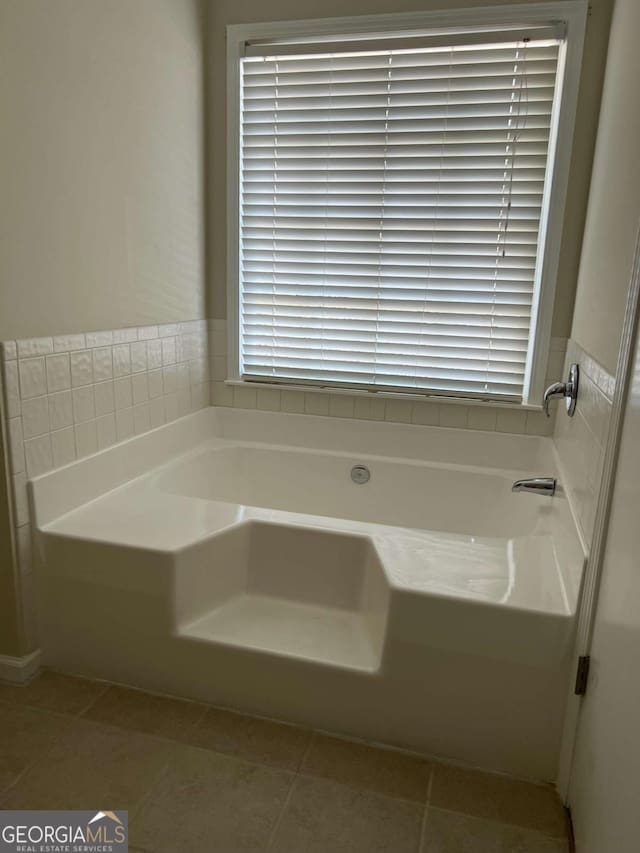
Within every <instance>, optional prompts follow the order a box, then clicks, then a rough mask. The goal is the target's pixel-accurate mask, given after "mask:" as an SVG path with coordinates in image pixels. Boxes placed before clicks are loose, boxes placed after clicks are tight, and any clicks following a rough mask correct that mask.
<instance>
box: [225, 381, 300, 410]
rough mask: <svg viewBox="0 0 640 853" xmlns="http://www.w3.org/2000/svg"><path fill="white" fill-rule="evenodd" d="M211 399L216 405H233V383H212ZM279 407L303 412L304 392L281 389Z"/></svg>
mask: <svg viewBox="0 0 640 853" xmlns="http://www.w3.org/2000/svg"><path fill="white" fill-rule="evenodd" d="M213 399H214V402H215V405H216V406H232V405H233V385H225V383H224V382H214V383H213ZM280 408H281V409H282V411H283V412H292V413H293V414H303V413H304V392H303V391H281V392H280Z"/></svg>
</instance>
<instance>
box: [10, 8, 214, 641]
mask: <svg viewBox="0 0 640 853" xmlns="http://www.w3.org/2000/svg"><path fill="white" fill-rule="evenodd" d="M201 12H202V10H201V6H200V2H199V0H55V2H53V0H0V116H1V117H2V118H1V120H0V127H1V130H0V187H2V204H1V205H0V339H14V338H23V337H32V336H39V335H52V334H62V333H65V332H81V331H88V330H92V329H105V328H106V329H109V328H119V327H122V326H130V325H144V324H146V323H151V322H170V321H173V320H187V319H195V318H200V317H204V316H206V306H205V286H204V246H203V242H204V168H203V156H204V138H203V114H204V97H203V86H204V74H203V51H202V37H203V24H202V20H201ZM1 445H2V439H1V437H0V654H6V655H18V654H20V653H22V652H24V651H25V650H26V649H25V647H24V646H23V645H21V642H20V636H19V633H18V631H19V626H18V624H17V620H18V616H17V612H16V608H15V606H14V605H15V595H16V590H15V588H14V584H15V581H14V570H13V565H12V563H13V561H12V558H11V547H10V540H9V529H10V525H9V519H8V508H7V496H6V489H5V472H4V462H3V459H4V457H3V454H2V447H1Z"/></svg>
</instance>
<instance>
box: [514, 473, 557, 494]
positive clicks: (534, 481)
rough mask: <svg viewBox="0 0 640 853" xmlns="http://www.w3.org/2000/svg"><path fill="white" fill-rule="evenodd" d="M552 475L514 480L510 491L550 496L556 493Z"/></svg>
mask: <svg viewBox="0 0 640 853" xmlns="http://www.w3.org/2000/svg"><path fill="white" fill-rule="evenodd" d="M556 482H557V481H556V479H555V478H554V477H531V478H530V479H529V480H516V481H515V483H514V484H513V486H511V491H512V492H530V493H531V494H532V495H547V496H548V497H550V498H552V497H553V496H554V495H555V493H556Z"/></svg>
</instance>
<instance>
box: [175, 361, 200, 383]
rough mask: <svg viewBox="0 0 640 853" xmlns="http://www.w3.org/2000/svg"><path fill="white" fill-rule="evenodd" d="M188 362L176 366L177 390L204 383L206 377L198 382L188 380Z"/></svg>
mask: <svg viewBox="0 0 640 853" xmlns="http://www.w3.org/2000/svg"><path fill="white" fill-rule="evenodd" d="M189 365H190V362H187V361H185V362H183V363H182V364H176V381H177V383H178V388H188V387H189V386H190V385H192V384H197V383H198V382H205V381H206V377H204V378H203V379H200V380H196V379H193V380H191V378H190V371H189Z"/></svg>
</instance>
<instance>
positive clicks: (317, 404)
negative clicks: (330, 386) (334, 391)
mask: <svg viewBox="0 0 640 853" xmlns="http://www.w3.org/2000/svg"><path fill="white" fill-rule="evenodd" d="M244 391H246V392H247V394H244V393H242V392H244ZM250 394H251V395H252V397H250V396H249V395H250ZM245 398H246V404H245V405H243V401H244V400H245ZM250 402H251V403H252V405H249V403H250ZM257 402H258V401H257V396H256V392H255V391H254V390H253V389H251V388H242V387H240V386H236V387H235V388H234V389H233V404H234V406H240V407H241V408H251V409H254V408H255V407H256V404H257ZM304 410H305V412H306V414H307V415H328V414H329V395H328V394H320V393H318V392H311V391H305V392H304Z"/></svg>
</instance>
